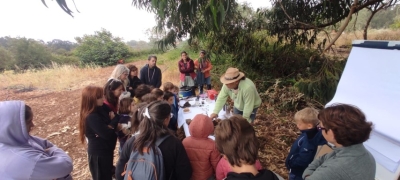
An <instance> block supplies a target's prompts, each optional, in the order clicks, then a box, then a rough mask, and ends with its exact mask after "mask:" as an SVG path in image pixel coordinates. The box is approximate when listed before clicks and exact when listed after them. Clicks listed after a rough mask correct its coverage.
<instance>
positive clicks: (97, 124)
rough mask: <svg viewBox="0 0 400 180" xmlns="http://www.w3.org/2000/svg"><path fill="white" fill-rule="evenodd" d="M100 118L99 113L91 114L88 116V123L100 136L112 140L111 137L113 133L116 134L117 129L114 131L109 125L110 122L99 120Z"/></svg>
mask: <svg viewBox="0 0 400 180" xmlns="http://www.w3.org/2000/svg"><path fill="white" fill-rule="evenodd" d="M100 118H101V117H100V116H98V115H93V114H91V115H89V116H88V117H87V118H86V124H87V126H88V127H90V128H91V129H92V130H93V132H94V133H95V134H97V135H98V136H99V137H101V138H103V139H106V140H110V138H112V137H113V135H114V134H115V131H114V129H110V128H109V127H108V124H105V123H103V122H102V121H101V120H100V121H99V119H100ZM114 119H115V117H114ZM117 120H118V119H117ZM117 124H118V123H117Z"/></svg>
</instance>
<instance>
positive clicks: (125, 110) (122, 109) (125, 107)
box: [118, 98, 133, 114]
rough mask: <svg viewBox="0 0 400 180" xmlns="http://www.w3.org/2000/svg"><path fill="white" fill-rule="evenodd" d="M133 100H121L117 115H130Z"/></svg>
mask: <svg viewBox="0 0 400 180" xmlns="http://www.w3.org/2000/svg"><path fill="white" fill-rule="evenodd" d="M132 102H133V99H132V98H123V99H121V100H120V101H119V109H118V113H119V114H130V113H131V110H132V108H131V105H132Z"/></svg>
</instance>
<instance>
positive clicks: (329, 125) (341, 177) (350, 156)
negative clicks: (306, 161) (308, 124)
mask: <svg viewBox="0 0 400 180" xmlns="http://www.w3.org/2000/svg"><path fill="white" fill-rule="evenodd" d="M318 119H319V120H320V122H319V125H318V129H319V130H321V131H322V135H323V136H324V138H325V139H326V141H328V142H329V143H331V144H333V145H334V148H333V151H332V152H330V153H328V154H325V155H322V156H321V157H319V158H318V159H315V160H314V161H313V162H312V163H311V164H310V165H308V167H307V168H306V170H305V171H304V173H303V179H305V180H319V179H324V180H359V179H363V180H374V179H375V171H376V164H375V159H374V157H373V156H372V155H371V153H370V152H369V151H368V150H367V149H366V148H365V147H364V145H363V143H364V142H365V141H367V140H368V139H369V135H370V133H371V131H372V123H371V122H367V121H366V118H365V115H364V113H363V112H362V111H361V110H360V109H358V108H357V107H355V106H353V105H348V104H333V105H331V106H329V107H326V108H325V109H323V110H321V111H320V112H319V114H318Z"/></svg>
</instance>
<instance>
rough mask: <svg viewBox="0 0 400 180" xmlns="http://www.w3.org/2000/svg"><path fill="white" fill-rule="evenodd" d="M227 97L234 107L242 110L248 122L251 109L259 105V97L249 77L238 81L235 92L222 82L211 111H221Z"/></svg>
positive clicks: (216, 112)
mask: <svg viewBox="0 0 400 180" xmlns="http://www.w3.org/2000/svg"><path fill="white" fill-rule="evenodd" d="M228 97H230V98H231V99H232V100H233V102H234V106H235V108H236V109H238V110H239V111H243V117H244V118H245V119H247V121H249V122H250V115H251V113H252V112H253V109H254V108H258V107H260V105H261V98H260V95H258V92H257V88H256V86H255V85H254V83H253V81H251V80H250V79H249V78H246V79H245V80H241V81H240V83H239V88H238V93H237V94H235V93H234V92H233V90H231V89H229V88H228V87H226V85H225V84H224V85H223V86H222V89H221V91H220V92H219V94H218V98H217V102H216V103H215V108H214V112H213V113H215V114H218V113H219V112H220V111H221V109H222V107H223V106H224V104H225V103H226V100H227V99H228Z"/></svg>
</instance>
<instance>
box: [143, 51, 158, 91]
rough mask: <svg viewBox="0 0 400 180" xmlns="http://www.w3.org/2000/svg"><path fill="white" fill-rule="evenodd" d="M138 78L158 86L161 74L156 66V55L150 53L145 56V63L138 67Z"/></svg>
mask: <svg viewBox="0 0 400 180" xmlns="http://www.w3.org/2000/svg"><path fill="white" fill-rule="evenodd" d="M140 80H141V81H142V82H143V83H144V84H147V85H151V86H153V87H155V88H160V86H161V80H162V74H161V69H160V68H158V67H157V56H154V55H151V56H149V57H148V58H147V64H146V65H145V66H143V67H142V69H140Z"/></svg>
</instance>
